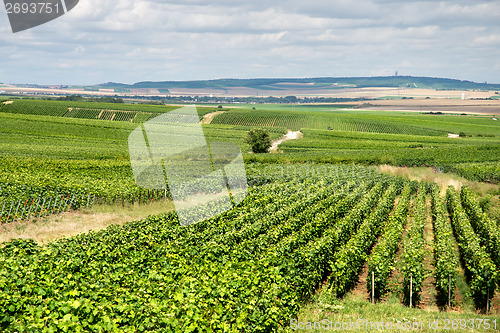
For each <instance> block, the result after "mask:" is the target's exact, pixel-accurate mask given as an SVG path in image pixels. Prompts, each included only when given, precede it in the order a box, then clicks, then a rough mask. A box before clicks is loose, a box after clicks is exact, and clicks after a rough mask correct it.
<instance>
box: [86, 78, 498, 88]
mask: <svg viewBox="0 0 500 333" xmlns="http://www.w3.org/2000/svg"><path fill="white" fill-rule="evenodd" d="M292 86H293V87H295V88H297V89H317V88H323V89H325V88H326V89H328V88H330V89H335V88H344V87H353V88H354V87H355V88H364V87H385V88H397V87H406V88H426V89H435V90H500V84H490V83H478V82H472V81H464V80H456V79H445V78H434V77H414V76H377V77H322V78H275V79H266V78H261V79H217V80H199V81H161V82H151V81H144V82H137V83H134V84H131V85H127V84H122V83H114V82H108V83H104V84H100V85H97V86H95V87H97V88H120V89H123V88H129V89H139V88H155V89H172V88H188V89H225V88H235V87H245V88H253V89H260V90H286V89H289V88H290V87H292Z"/></svg>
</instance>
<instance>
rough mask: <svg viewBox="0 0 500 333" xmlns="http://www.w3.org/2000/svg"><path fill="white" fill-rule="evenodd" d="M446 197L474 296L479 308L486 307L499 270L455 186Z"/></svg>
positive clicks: (450, 188) (448, 191) (491, 295)
mask: <svg viewBox="0 0 500 333" xmlns="http://www.w3.org/2000/svg"><path fill="white" fill-rule="evenodd" d="M446 198H447V205H448V211H449V213H450V215H451V221H452V226H453V230H454V232H455V237H456V238H457V241H458V245H459V248H460V253H461V255H462V258H463V260H464V262H465V266H466V269H467V274H468V277H469V285H470V288H471V292H472V296H473V297H474V301H475V303H476V306H477V307H478V308H485V307H486V302H487V300H489V299H491V298H492V297H493V294H494V290H495V285H496V284H497V280H498V274H499V273H498V272H499V271H498V270H497V269H496V267H495V264H494V263H493V261H492V260H491V258H490V257H489V256H488V254H487V252H486V249H485V248H484V247H483V246H481V244H480V241H479V239H478V236H477V235H476V234H475V233H474V229H473V228H472V226H471V223H470V221H469V218H468V216H467V214H466V213H465V211H464V209H463V208H462V204H461V203H460V199H459V197H458V195H457V193H456V192H455V189H454V188H453V187H451V186H450V187H448V190H447V191H446Z"/></svg>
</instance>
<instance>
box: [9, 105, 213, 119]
mask: <svg viewBox="0 0 500 333" xmlns="http://www.w3.org/2000/svg"><path fill="white" fill-rule="evenodd" d="M176 108H177V107H175V106H174V107H172V106H159V105H144V104H136V105H130V104H120V103H98V102H95V103H92V102H67V101H49V100H37V101H35V100H14V101H12V103H9V104H5V103H0V112H5V113H15V114H26V115H38V116H52V117H67V118H76V119H98V120H109V121H122V122H132V123H143V122H146V121H148V120H149V119H152V118H154V117H156V116H158V115H160V114H162V113H165V112H168V111H172V110H174V109H176ZM212 111H213V108H203V109H201V110H200V117H203V115H205V114H206V113H209V112H212Z"/></svg>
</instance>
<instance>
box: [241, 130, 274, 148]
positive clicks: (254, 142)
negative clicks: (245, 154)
mask: <svg viewBox="0 0 500 333" xmlns="http://www.w3.org/2000/svg"><path fill="white" fill-rule="evenodd" d="M245 142H246V143H248V144H249V145H250V148H251V149H252V152H253V153H255V154H260V153H267V151H268V150H269V148H271V138H270V137H269V133H267V131H265V130H263V129H251V130H250V131H249V132H248V135H247V137H246V140H245Z"/></svg>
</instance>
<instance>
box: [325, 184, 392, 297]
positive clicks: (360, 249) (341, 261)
mask: <svg viewBox="0 0 500 333" xmlns="http://www.w3.org/2000/svg"><path fill="white" fill-rule="evenodd" d="M396 194H397V187H396V186H395V184H392V185H391V186H389V188H388V189H387V190H386V191H385V193H384V194H383V196H382V198H381V199H380V201H379V203H378V205H377V207H376V208H375V209H374V210H373V211H372V212H371V214H370V215H369V216H368V217H367V218H366V219H365V220H364V221H363V222H362V224H361V226H360V227H359V230H358V231H357V233H356V234H355V235H354V236H353V237H352V238H351V239H349V241H348V242H347V244H346V245H345V246H343V247H342V248H340V249H339V250H338V252H336V253H335V255H334V257H333V259H332V261H331V265H332V266H331V267H332V274H331V276H330V278H329V279H330V288H331V289H332V290H333V291H334V292H335V293H336V294H337V295H338V296H342V295H344V294H345V293H346V292H347V291H349V290H350V289H351V288H352V287H353V286H354V285H355V283H356V281H357V276H358V274H359V272H360V271H361V269H362V267H363V264H364V262H365V261H366V259H367V257H368V254H369V252H370V249H371V248H372V246H373V244H374V243H375V241H376V240H377V237H378V235H379V233H380V230H381V228H382V223H383V222H384V221H385V220H386V219H387V217H388V216H389V213H390V212H391V209H392V207H393V206H394V199H395V198H396Z"/></svg>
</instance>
